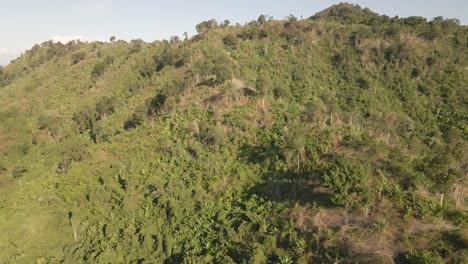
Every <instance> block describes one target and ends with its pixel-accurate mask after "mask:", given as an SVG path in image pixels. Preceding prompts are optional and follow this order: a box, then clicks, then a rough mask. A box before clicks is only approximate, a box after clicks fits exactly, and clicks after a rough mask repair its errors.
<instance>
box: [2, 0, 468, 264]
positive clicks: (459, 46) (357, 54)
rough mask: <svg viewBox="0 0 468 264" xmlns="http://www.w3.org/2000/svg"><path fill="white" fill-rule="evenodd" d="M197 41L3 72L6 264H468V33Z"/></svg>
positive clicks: (343, 9) (210, 26)
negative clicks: (58, 263)
mask: <svg viewBox="0 0 468 264" xmlns="http://www.w3.org/2000/svg"><path fill="white" fill-rule="evenodd" d="M196 29H197V31H198V33H199V34H198V35H196V36H193V37H192V38H185V39H183V40H182V39H180V38H178V37H173V38H171V39H170V40H163V41H155V42H151V43H147V42H143V41H141V40H133V41H131V42H126V41H122V40H117V39H116V38H115V37H112V39H111V41H110V42H93V43H84V42H80V41H72V42H69V43H67V44H61V43H53V42H50V41H49V42H45V43H42V44H41V45H35V46H34V47H33V48H31V49H30V50H28V51H27V52H25V54H24V55H23V56H22V57H20V58H18V59H16V60H15V61H14V62H12V63H11V64H9V65H8V66H6V67H3V68H0V194H1V195H0V215H1V216H2V217H1V218H0V262H2V263H3V262H6V263H49V262H51V263H57V262H62V263H94V262H97V263H336V262H337V261H343V263H392V261H395V262H397V263H464V261H466V259H467V246H466V245H467V244H468V240H467V239H468V237H467V235H468V234H467V230H468V229H467V220H468V218H467V214H466V212H467V211H466V209H467V207H466V206H467V205H466V195H465V194H466V181H467V178H466V175H467V172H468V167H467V164H468V163H467V161H468V160H467V153H468V151H467V150H468V149H467V148H468V145H467V135H468V130H467V129H468V128H467V120H468V98H467V96H468V87H467V83H468V64H467V59H468V57H467V56H468V48H467V47H468V46H467V45H468V43H467V40H468V28H467V27H466V26H463V25H460V23H459V21H458V20H456V19H444V18H441V17H436V18H434V19H432V20H427V19H425V18H422V17H408V18H398V17H392V18H391V17H387V16H381V15H378V14H376V13H374V12H372V11H370V10H368V9H362V8H360V7H359V6H356V5H350V4H340V5H336V6H332V7H330V8H328V9H326V10H324V11H322V12H320V13H318V14H316V15H314V16H312V17H310V18H307V19H298V18H296V17H294V16H289V17H288V18H287V19H286V20H274V19H273V18H271V17H269V16H266V15H261V16H260V17H259V18H258V19H257V20H253V21H251V22H249V23H247V24H246V25H243V26H240V25H230V23H229V21H224V22H222V23H218V22H217V21H216V20H208V21H204V22H201V23H200V24H198V25H197V26H196Z"/></svg>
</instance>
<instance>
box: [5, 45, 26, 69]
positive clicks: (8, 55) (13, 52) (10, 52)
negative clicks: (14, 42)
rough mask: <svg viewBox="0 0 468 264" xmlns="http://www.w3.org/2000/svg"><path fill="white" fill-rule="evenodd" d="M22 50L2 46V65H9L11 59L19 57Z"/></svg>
mask: <svg viewBox="0 0 468 264" xmlns="http://www.w3.org/2000/svg"><path fill="white" fill-rule="evenodd" d="M21 52H22V50H20V49H6V48H0V66H1V65H7V64H8V63H10V61H11V60H13V59H16V58H18V57H19V56H20V55H21Z"/></svg>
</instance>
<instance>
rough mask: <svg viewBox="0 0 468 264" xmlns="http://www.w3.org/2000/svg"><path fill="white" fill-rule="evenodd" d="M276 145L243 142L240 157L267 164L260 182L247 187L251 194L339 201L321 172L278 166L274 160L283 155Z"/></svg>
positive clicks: (301, 200) (304, 200)
mask: <svg viewBox="0 0 468 264" xmlns="http://www.w3.org/2000/svg"><path fill="white" fill-rule="evenodd" d="M279 153H280V149H279V147H277V146H270V147H266V146H247V145H245V146H243V147H242V148H241V152H240V158H241V159H243V160H245V161H246V162H248V163H253V164H259V165H262V166H264V167H266V168H267V169H266V172H265V173H264V174H263V175H262V176H261V179H262V180H261V182H259V183H257V184H255V185H254V186H252V187H251V188H250V189H249V190H248V195H249V196H254V195H256V196H260V197H263V198H265V199H267V200H270V201H275V202H289V203H299V204H316V205H318V206H321V207H326V208H331V207H335V206H336V205H335V204H334V203H333V202H332V200H331V193H330V192H329V191H328V190H327V189H326V188H324V187H323V186H322V185H321V184H320V181H319V179H320V177H319V176H320V175H319V174H318V172H314V171H301V172H300V173H297V172H295V171H293V170H286V171H283V170H278V169H275V164H274V163H275V161H276V160H278V159H282V158H284V157H281V155H280V154H279Z"/></svg>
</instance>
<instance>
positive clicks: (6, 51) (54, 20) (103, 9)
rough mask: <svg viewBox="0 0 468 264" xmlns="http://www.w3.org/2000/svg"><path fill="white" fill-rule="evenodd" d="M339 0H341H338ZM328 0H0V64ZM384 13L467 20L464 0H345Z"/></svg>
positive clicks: (303, 9) (303, 12) (293, 10)
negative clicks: (51, 43) (35, 50)
mask: <svg viewBox="0 0 468 264" xmlns="http://www.w3.org/2000/svg"><path fill="white" fill-rule="evenodd" d="M342 1H344V0H342ZM342 1H333V0H288V1H279V0H235V1H221V0H217V1H215V0H198V1H181V0H164V1H162V0H125V1H124V0H41V1H38V0H0V65H6V64H8V63H9V61H10V60H11V59H14V58H16V57H17V56H18V55H20V54H21V52H22V51H24V50H26V49H29V48H31V47H32V46H33V45H34V44H40V43H43V42H45V41H47V40H50V39H53V40H56V41H61V42H63V43H66V42H68V41H69V40H72V39H81V40H85V41H93V40H101V41H107V40H108V39H109V38H110V37H111V36H116V37H117V39H124V40H131V39H143V40H145V41H154V40H161V39H168V38H169V37H171V36H174V35H178V36H182V35H183V33H184V32H188V33H189V35H192V34H194V33H195V25H196V24H198V23H199V22H201V21H204V20H208V19H211V18H215V19H217V20H218V21H224V20H225V19H228V20H230V21H231V23H240V24H243V23H246V22H249V21H251V20H254V19H257V18H258V16H259V15H260V14H265V15H270V16H273V17H274V18H275V19H284V18H285V17H286V16H288V15H291V14H292V15H295V16H296V17H301V16H303V17H304V18H307V17H309V16H311V15H313V14H315V13H316V12H319V11H321V10H323V9H325V8H327V7H329V6H331V5H333V4H337V3H339V2H342ZM348 2H350V3H355V4H359V5H360V6H362V7H368V8H370V9H371V10H372V11H374V12H377V13H380V14H385V15H388V16H395V15H398V16H400V17H407V16H424V17H427V18H428V19H432V18H433V17H436V16H443V17H445V18H458V19H459V20H460V21H461V23H462V24H464V25H467V24H468V1H467V0H443V1H442V0H392V1H389V0H355V1H352V0H350V1H348Z"/></svg>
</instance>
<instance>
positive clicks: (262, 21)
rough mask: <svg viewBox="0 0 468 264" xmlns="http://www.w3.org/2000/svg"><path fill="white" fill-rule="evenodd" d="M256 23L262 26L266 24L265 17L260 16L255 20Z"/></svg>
mask: <svg viewBox="0 0 468 264" xmlns="http://www.w3.org/2000/svg"><path fill="white" fill-rule="evenodd" d="M257 22H258V23H260V24H264V23H265V22H266V17H265V15H260V16H259V17H258V19H257Z"/></svg>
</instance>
